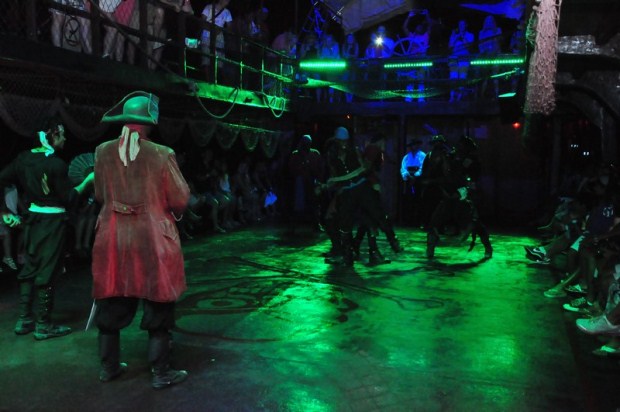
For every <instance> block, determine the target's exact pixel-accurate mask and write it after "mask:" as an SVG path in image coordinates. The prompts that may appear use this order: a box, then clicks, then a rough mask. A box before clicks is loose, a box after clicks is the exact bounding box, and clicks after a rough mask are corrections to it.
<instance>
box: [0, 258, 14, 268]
mask: <svg viewBox="0 0 620 412" xmlns="http://www.w3.org/2000/svg"><path fill="white" fill-rule="evenodd" d="M2 263H4V264H5V265H7V266H8V267H9V269H11V270H17V265H16V264H15V261H14V260H13V258H12V257H10V256H5V257H4V258H3V259H2Z"/></svg>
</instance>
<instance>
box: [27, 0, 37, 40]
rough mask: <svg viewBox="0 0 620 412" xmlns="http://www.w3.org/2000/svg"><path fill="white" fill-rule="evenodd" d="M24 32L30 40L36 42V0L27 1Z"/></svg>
mask: <svg viewBox="0 0 620 412" xmlns="http://www.w3.org/2000/svg"><path fill="white" fill-rule="evenodd" d="M26 30H27V31H28V32H27V35H28V38H29V39H30V40H34V41H37V5H36V0H28V2H27V4H26Z"/></svg>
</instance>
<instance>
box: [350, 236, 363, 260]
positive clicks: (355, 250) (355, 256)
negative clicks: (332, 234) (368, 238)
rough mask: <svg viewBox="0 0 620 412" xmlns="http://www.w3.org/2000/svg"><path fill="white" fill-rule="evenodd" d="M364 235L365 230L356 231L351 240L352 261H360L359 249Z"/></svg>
mask: <svg viewBox="0 0 620 412" xmlns="http://www.w3.org/2000/svg"><path fill="white" fill-rule="evenodd" d="M365 234H366V230H365V229H362V228H360V229H358V230H357V233H356V234H355V238H353V243H352V245H351V247H352V248H353V260H360V247H361V246H362V241H363V240H364V235H365Z"/></svg>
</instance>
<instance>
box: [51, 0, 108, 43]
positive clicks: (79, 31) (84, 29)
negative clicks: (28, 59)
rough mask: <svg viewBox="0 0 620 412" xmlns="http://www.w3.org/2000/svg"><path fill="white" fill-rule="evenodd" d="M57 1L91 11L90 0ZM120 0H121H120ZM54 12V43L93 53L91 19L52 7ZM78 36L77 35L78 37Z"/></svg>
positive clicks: (55, 0)
mask: <svg viewBox="0 0 620 412" xmlns="http://www.w3.org/2000/svg"><path fill="white" fill-rule="evenodd" d="M53 1H54V2H55V3H58V4H61V5H64V6H68V7H73V8H75V9H78V10H82V11H90V1H88V0H53ZM119 1H120V0H119ZM49 10H50V13H51V14H52V27H51V32H52V43H53V44H54V46H56V47H63V48H69V49H72V50H81V51H82V52H84V53H86V54H92V52H93V47H92V43H91V38H92V34H91V27H90V20H89V19H87V18H84V17H77V16H74V15H72V14H68V13H66V12H64V11H63V10H58V9H54V8H50V9H49ZM76 36H77V37H76Z"/></svg>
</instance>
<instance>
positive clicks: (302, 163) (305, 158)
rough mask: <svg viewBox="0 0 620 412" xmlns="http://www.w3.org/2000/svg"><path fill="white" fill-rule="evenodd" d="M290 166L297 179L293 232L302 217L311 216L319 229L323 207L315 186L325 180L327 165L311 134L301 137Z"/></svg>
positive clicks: (316, 228)
mask: <svg viewBox="0 0 620 412" xmlns="http://www.w3.org/2000/svg"><path fill="white" fill-rule="evenodd" d="M288 166H289V171H290V172H291V175H292V176H293V178H294V179H295V181H294V185H293V193H294V199H293V214H294V216H293V218H292V219H291V232H293V233H294V231H295V227H296V226H297V221H298V220H301V219H300V218H302V217H306V218H309V220H310V222H311V224H312V227H313V229H315V230H319V229H320V214H321V208H320V204H319V198H318V196H317V195H316V193H315V192H314V188H315V187H316V185H317V184H319V183H321V182H322V181H323V180H324V174H325V170H324V169H325V167H324V163H323V157H322V156H321V153H320V152H319V151H318V150H316V149H314V148H313V147H312V137H311V136H310V135H308V134H305V135H303V136H302V137H301V139H300V140H299V144H298V145H297V149H295V150H294V151H293V153H291V157H290V158H289V162H288Z"/></svg>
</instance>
